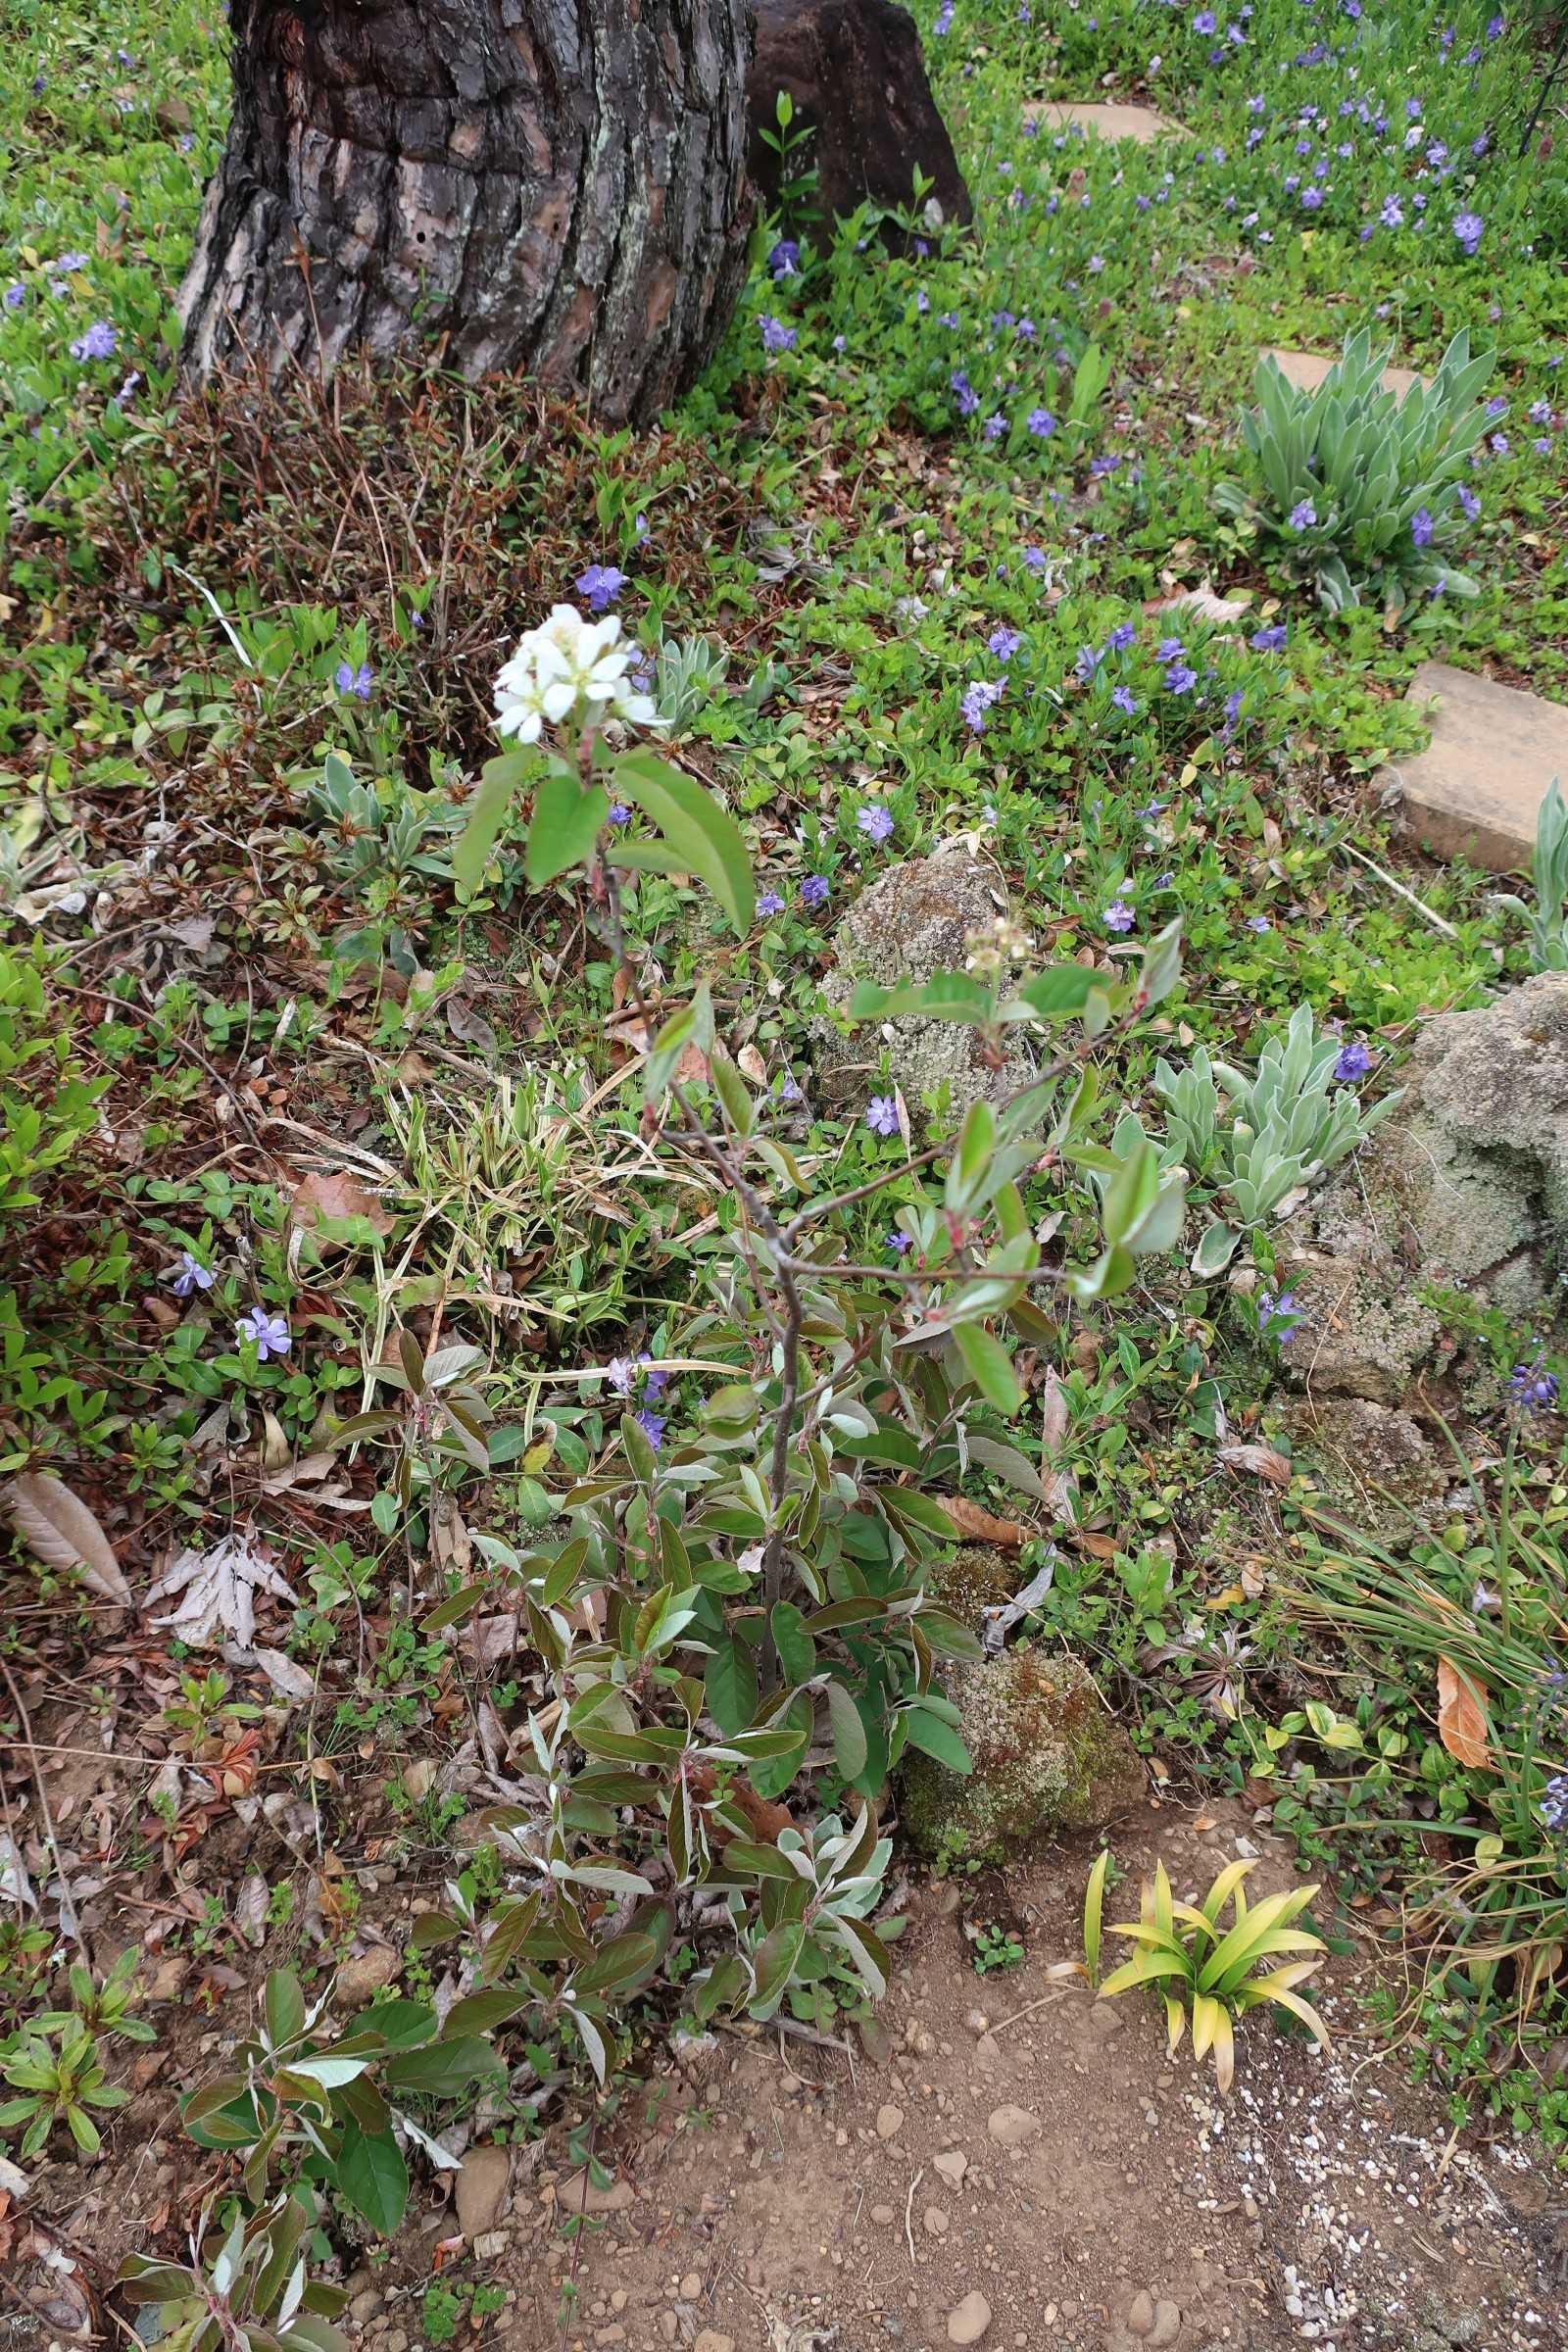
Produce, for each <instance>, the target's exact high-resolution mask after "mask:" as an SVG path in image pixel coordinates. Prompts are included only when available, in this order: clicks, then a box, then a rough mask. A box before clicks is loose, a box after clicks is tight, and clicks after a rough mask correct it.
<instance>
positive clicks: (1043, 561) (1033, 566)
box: [1023, 547, 1051, 571]
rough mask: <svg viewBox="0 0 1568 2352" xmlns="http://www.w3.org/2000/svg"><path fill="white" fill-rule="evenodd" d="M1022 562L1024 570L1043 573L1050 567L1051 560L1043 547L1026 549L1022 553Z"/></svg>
mask: <svg viewBox="0 0 1568 2352" xmlns="http://www.w3.org/2000/svg"><path fill="white" fill-rule="evenodd" d="M1023 561H1024V568H1025V570H1027V571H1045V570H1046V569H1047V568H1048V567H1049V565H1050V563H1051V558H1050V557H1049V556H1048V555H1047V553H1046V551H1045V549H1044V548H1043V547H1026V548H1025V549H1024V551H1023Z"/></svg>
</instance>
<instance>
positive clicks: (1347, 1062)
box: [1334, 1043, 1372, 1086]
mask: <svg viewBox="0 0 1568 2352" xmlns="http://www.w3.org/2000/svg"><path fill="white" fill-rule="evenodd" d="M1371 1067H1372V1056H1371V1054H1369V1053H1368V1052H1367V1050H1366V1048H1365V1046H1362V1045H1357V1044H1353V1043H1352V1044H1350V1045H1348V1046H1342V1047H1341V1048H1340V1058H1339V1060H1338V1061H1337V1062H1336V1063H1335V1064H1334V1076H1335V1080H1336V1082H1337V1084H1339V1085H1340V1086H1354V1085H1355V1084H1356V1083H1357V1081H1358V1080H1359V1079H1362V1078H1364V1077H1365V1076H1366V1074H1367V1072H1368V1070H1370V1068H1371Z"/></svg>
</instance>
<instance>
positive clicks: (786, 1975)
mask: <svg viewBox="0 0 1568 2352" xmlns="http://www.w3.org/2000/svg"><path fill="white" fill-rule="evenodd" d="M805 1941H806V1930H805V1928H804V1927H803V1926H802V1925H801V1923H800V1921H799V1920H797V1919H788V1920H782V1921H781V1922H780V1923H779V1925H778V1926H777V1927H776V1928H774V1929H773V1930H772V1931H771V1932H770V1933H769V1934H768V1935H766V1936H763V1937H762V1940H761V1942H760V1944H759V1945H758V1947H757V1949H756V1951H755V1952H754V1953H753V1954H752V1967H753V1970H754V1971H755V1973H756V1978H757V1986H756V1990H755V1991H754V1992H753V1994H752V1997H751V1999H750V2001H748V2003H747V2004H746V2005H747V2007H748V2008H749V2009H750V2011H751V2013H752V2015H753V2017H761V2018H767V2017H771V2016H772V2014H773V2012H774V2010H775V2009H776V2008H777V2007H778V2005H779V2002H780V2001H781V2000H782V1999H783V1998H784V1994H785V1990H786V1988H787V1986H788V1985H789V1981H790V1979H791V1977H792V1976H793V1975H794V1974H795V1963H796V1962H797V1960H798V1959H799V1958H800V1956H801V1946H802V1944H803V1943H804V1942H805Z"/></svg>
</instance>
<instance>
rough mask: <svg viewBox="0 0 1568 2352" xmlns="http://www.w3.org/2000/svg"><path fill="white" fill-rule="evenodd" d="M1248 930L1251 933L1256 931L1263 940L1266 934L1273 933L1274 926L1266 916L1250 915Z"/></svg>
mask: <svg viewBox="0 0 1568 2352" xmlns="http://www.w3.org/2000/svg"><path fill="white" fill-rule="evenodd" d="M1247 928H1248V929H1249V931H1255V932H1256V934H1257V936H1258V938H1259V939H1261V938H1262V936H1263V934H1264V932H1265V931H1272V929H1273V928H1274V926H1273V924H1272V923H1271V922H1270V921H1269V919H1268V916H1267V915H1266V914H1250V915H1249V916H1248V918H1247Z"/></svg>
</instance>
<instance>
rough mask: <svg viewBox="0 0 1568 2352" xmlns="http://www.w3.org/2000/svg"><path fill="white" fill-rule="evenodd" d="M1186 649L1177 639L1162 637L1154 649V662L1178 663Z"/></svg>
mask: <svg viewBox="0 0 1568 2352" xmlns="http://www.w3.org/2000/svg"><path fill="white" fill-rule="evenodd" d="M1186 651H1187V648H1186V647H1185V646H1184V645H1183V643H1182V641H1181V639H1180V638H1179V637H1162V638H1161V639H1160V641H1159V643H1158V644H1157V645H1156V646H1155V648H1154V660H1155V661H1156V662H1179V661H1180V660H1181V658H1182V656H1183V654H1184V653H1185V652H1186Z"/></svg>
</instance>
